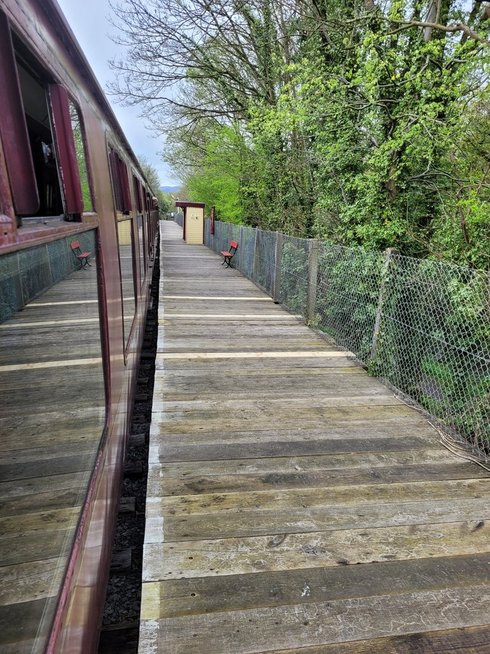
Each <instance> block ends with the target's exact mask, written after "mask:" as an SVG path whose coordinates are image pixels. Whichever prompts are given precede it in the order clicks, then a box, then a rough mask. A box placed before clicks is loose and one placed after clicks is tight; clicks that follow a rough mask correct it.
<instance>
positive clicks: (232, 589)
mask: <svg viewBox="0 0 490 654" xmlns="http://www.w3.org/2000/svg"><path fill="white" fill-rule="evenodd" d="M489 563H490V554H479V555H476V556H471V557H465V556H458V557H448V558H447V557H441V558H436V559H415V560H411V561H387V562H384V563H370V564H366V565H359V566H347V567H337V568H303V569H301V570H285V571H281V572H256V573H254V574H249V575H230V576H226V577H191V578H184V579H178V580H169V581H160V582H152V585H153V586H154V587H153V588H152V590H151V593H149V595H150V596H151V597H154V598H156V600H157V601H158V603H157V604H155V610H156V611H157V613H156V615H155V618H156V619H161V618H171V617H177V616H180V615H193V614H197V613H216V612H220V611H240V610H244V609H253V608H256V607H265V606H287V605H295V604H298V603H302V604H311V603H315V602H328V601H333V600H339V599H348V598H350V597H370V596H372V595H374V596H378V595H389V594H392V593H410V592H416V591H429V590H440V589H442V588H446V587H447V580H448V579H450V580H451V586H452V587H453V588H462V587H465V586H473V585H478V584H479V583H480V582H481V580H482V579H486V578H487V577H488V566H489Z"/></svg>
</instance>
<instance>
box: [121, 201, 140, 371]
mask: <svg viewBox="0 0 490 654" xmlns="http://www.w3.org/2000/svg"><path fill="white" fill-rule="evenodd" d="M124 223H129V235H130V246H131V247H130V249H129V252H131V266H130V270H131V282H132V284H131V288H132V292H133V314H132V316H131V323H130V324H129V327H128V325H127V324H126V318H128V320H129V316H128V311H127V306H128V305H127V302H125V297H126V296H125V293H124V281H126V280H125V268H124V267H123V262H122V256H121V245H127V244H121V234H120V227H119V226H120V225H123V224H124ZM116 238H117V252H118V260H119V275H120V287H121V319H122V333H123V352H124V364H125V365H127V363H128V353H129V344H130V342H131V335H132V332H133V328H134V324H135V319H136V316H137V311H138V289H137V281H136V248H135V237H134V221H133V219H132V217H131V216H127V215H121V214H120V215H117V214H116ZM127 299H128V298H127V297H126V300H127ZM125 307H126V310H125Z"/></svg>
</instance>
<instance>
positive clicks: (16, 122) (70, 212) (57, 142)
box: [0, 11, 95, 228]
mask: <svg viewBox="0 0 490 654" xmlns="http://www.w3.org/2000/svg"><path fill="white" fill-rule="evenodd" d="M0 40H1V42H2V45H1V48H0V55H1V57H0V59H1V63H0V83H1V84H2V86H3V87H4V88H5V89H6V91H5V96H6V100H5V105H6V110H5V112H2V113H3V119H2V118H0V134H1V136H2V141H3V148H4V156H5V160H6V169H7V173H8V180H9V187H10V192H11V197H12V204H13V206H12V207H11V210H12V212H13V215H12V218H14V217H15V218H16V221H17V226H18V228H21V227H22V225H23V224H24V225H29V224H32V223H38V222H43V223H46V222H49V223H53V224H55V223H57V222H72V221H74V222H81V221H82V214H83V213H84V206H83V197H82V180H81V176H80V169H79V164H78V157H77V155H76V144H75V135H74V132H73V126H72V122H71V120H70V113H69V103H70V102H71V103H72V104H73V106H74V107H75V109H76V111H77V114H78V117H79V122H80V130H81V134H82V137H81V138H82V141H83V149H84V153H85V167H86V175H87V180H88V187H89V189H90V199H91V207H88V211H87V213H92V212H93V211H94V206H95V205H94V193H93V185H92V179H91V175H90V165H89V156H88V148H87V145H86V139H85V132H84V123H83V117H82V113H81V111H80V108H79V106H78V104H77V102H76V100H75V99H74V98H72V97H71V96H70V95H69V93H68V91H67V90H66V88H65V87H64V86H63V85H62V84H60V83H59V82H58V81H57V80H56V78H55V75H54V74H53V73H52V71H51V70H50V69H49V67H47V66H46V65H45V63H44V61H43V60H42V59H41V58H40V57H39V56H38V55H36V53H34V52H33V51H32V49H31V48H30V47H29V46H28V45H27V44H26V43H25V42H24V40H23V39H22V38H21V36H20V35H19V34H18V33H17V32H16V31H14V30H13V29H11V26H10V23H9V21H8V19H7V17H6V15H5V14H4V13H3V12H1V11H0ZM4 108H5V106H4Z"/></svg>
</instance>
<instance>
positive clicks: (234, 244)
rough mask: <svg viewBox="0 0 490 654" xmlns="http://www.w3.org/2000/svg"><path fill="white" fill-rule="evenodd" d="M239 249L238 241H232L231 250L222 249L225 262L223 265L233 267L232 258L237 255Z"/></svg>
mask: <svg viewBox="0 0 490 654" xmlns="http://www.w3.org/2000/svg"><path fill="white" fill-rule="evenodd" d="M237 250H238V242H237V241H230V249H229V250H222V251H221V253H220V254H221V256H222V257H223V262H222V264H221V265H222V266H223V265H224V266H225V268H231V260H232V259H233V257H234V256H235V252H236V251H237Z"/></svg>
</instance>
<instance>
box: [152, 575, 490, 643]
mask: <svg viewBox="0 0 490 654" xmlns="http://www.w3.org/2000/svg"><path fill="white" fill-rule="evenodd" d="M143 601H144V600H143ZM489 610H490V587H489V586H487V585H475V586H470V587H466V588H454V589H441V590H437V591H422V592H416V593H406V594H402V595H391V594H387V595H381V596H375V597H368V598H363V597H361V598H349V599H346V600H338V601H333V602H318V603H312V604H297V605H294V606H289V607H284V606H280V607H266V608H264V607H261V608H255V609H250V610H247V611H226V612H217V613H210V614H198V615H190V616H185V617H177V618H167V619H164V620H156V619H155V616H154V614H153V613H152V611H151V606H150V607H147V606H145V605H144V612H145V615H148V616H149V617H148V618H147V621H145V622H143V624H142V628H141V640H142V641H143V642H144V643H145V645H144V646H143V648H140V652H141V653H142V654H145V652H150V651H152V652H155V651H163V652H164V651H169V650H170V651H172V653H173V654H184V653H185V654H208V653H209V654H211V653H213V654H229V653H230V652H233V653H234V654H245V653H247V654H248V653H252V652H267V651H271V650H274V649H276V650H277V649H286V650H287V649H293V648H295V647H296V648H301V647H305V646H311V645H323V644H324V643H330V644H331V643H342V642H345V641H352V640H363V639H364V640H365V639H368V638H372V637H380V636H399V635H405V634H410V633H417V632H425V631H432V630H442V629H447V628H450V627H468V626H478V625H481V624H483V623H485V622H486V620H487V618H488V612H489ZM150 643H151V645H152V647H153V649H149V648H148V647H147V646H149V645H150Z"/></svg>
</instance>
